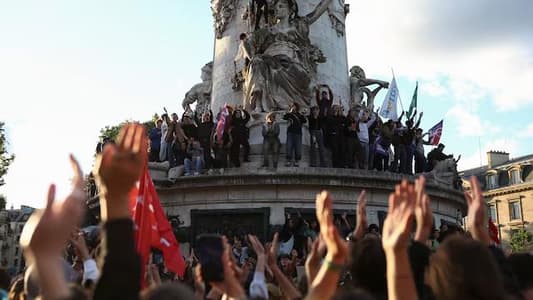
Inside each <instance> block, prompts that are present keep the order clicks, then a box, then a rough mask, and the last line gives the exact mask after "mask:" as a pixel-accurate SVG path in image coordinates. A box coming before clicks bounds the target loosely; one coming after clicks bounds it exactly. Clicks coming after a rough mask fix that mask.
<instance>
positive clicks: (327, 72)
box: [211, 0, 350, 144]
mask: <svg viewBox="0 0 533 300" xmlns="http://www.w3.org/2000/svg"><path fill="white" fill-rule="evenodd" d="M297 2H298V6H299V10H300V12H299V14H300V15H301V16H303V15H305V14H307V13H309V12H311V11H312V10H313V9H314V8H315V7H316V5H317V4H318V3H319V2H320V0H305V1H303V0H299V1H297ZM247 4H248V1H246V0H240V1H238V3H237V5H236V8H237V12H236V13H235V16H237V17H235V18H233V19H232V21H231V22H230V23H229V24H228V25H227V26H226V30H225V32H224V35H223V36H222V38H220V39H216V41H215V49H214V67H213V93H212V106H211V107H212V108H213V109H214V111H215V112H216V111H218V109H219V108H220V107H222V106H223V105H224V104H225V103H228V104H233V105H239V104H242V102H243V94H242V91H238V92H236V91H234V90H233V89H232V84H231V78H232V77H233V75H234V74H235V66H234V63H233V61H234V58H235V56H236V55H237V52H238V47H239V35H240V34H241V33H243V32H247V30H248V28H247V25H246V22H245V21H244V20H242V19H241V18H240V17H239V16H241V15H242V14H243V13H244V12H245V8H246V5H247ZM331 6H334V7H335V8H336V9H337V10H338V9H340V7H341V2H340V1H338V0H335V1H333V2H332V4H331ZM337 6H338V7H337ZM340 16H342V15H340ZM337 17H339V15H338V16H337ZM341 21H343V22H344V21H345V20H341ZM310 38H311V42H312V43H313V44H315V45H316V46H318V48H320V49H321V50H322V52H323V53H324V55H325V56H326V57H327V61H326V62H325V63H321V64H318V74H317V80H316V82H314V83H312V86H316V85H318V84H327V85H329V86H330V87H331V89H332V90H333V93H334V98H335V103H336V104H338V103H339V101H341V99H342V104H343V105H344V106H345V107H346V108H347V107H348V104H349V93H350V82H349V77H348V59H347V48H346V37H345V35H343V36H339V35H337V32H336V30H335V28H333V27H332V24H331V20H330V17H329V15H328V13H325V14H324V15H322V16H321V17H320V19H318V21H316V22H315V23H314V24H312V25H311V28H310ZM311 101H312V103H313V104H315V100H314V98H313V99H312V100H311ZM261 121H262V120H261ZM282 132H283V130H282ZM251 137H252V139H251V141H250V142H251V144H259V143H262V138H261V135H257V134H256V133H255V132H254V134H251ZM282 143H284V139H282Z"/></svg>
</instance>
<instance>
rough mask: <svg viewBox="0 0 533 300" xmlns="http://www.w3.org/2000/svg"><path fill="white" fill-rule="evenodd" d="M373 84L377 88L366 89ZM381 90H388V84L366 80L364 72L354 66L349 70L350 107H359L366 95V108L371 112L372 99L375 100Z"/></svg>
mask: <svg viewBox="0 0 533 300" xmlns="http://www.w3.org/2000/svg"><path fill="white" fill-rule="evenodd" d="M373 84H377V85H378V87H377V88H375V89H373V90H371V89H370V88H368V86H370V85H373ZM382 88H389V83H388V82H386V81H381V80H375V79H368V78H366V75H365V71H364V70H363V69H362V68H361V67H359V66H354V67H352V68H351V69H350V90H351V91H350V93H351V97H350V107H355V106H359V105H361V102H362V101H363V98H364V96H365V95H366V107H367V108H368V109H370V110H371V111H372V110H374V98H376V96H377V94H378V93H379V91H381V89H382Z"/></svg>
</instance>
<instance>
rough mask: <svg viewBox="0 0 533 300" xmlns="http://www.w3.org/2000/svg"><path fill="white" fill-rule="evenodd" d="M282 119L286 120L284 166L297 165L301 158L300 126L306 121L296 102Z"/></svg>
mask: <svg viewBox="0 0 533 300" xmlns="http://www.w3.org/2000/svg"><path fill="white" fill-rule="evenodd" d="M283 120H286V121H287V123H288V124H287V144H286V147H287V149H286V150H287V162H286V163H285V166H287V167H290V166H291V164H292V165H293V166H294V167H298V166H299V165H298V163H299V161H300V160H301V159H302V126H303V124H305V123H306V122H307V120H306V119H305V117H304V116H302V114H300V106H299V105H298V103H293V104H292V105H291V107H290V109H289V112H288V113H286V114H285V115H284V116H283Z"/></svg>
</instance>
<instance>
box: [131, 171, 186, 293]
mask: <svg viewBox="0 0 533 300" xmlns="http://www.w3.org/2000/svg"><path fill="white" fill-rule="evenodd" d="M130 211H131V214H132V218H133V222H134V223H135V244H136V245H135V246H136V248H137V252H138V253H139V255H140V256H141V261H142V265H141V268H142V270H145V268H146V266H147V264H148V262H149V258H150V254H151V249H152V248H156V249H159V250H161V252H163V258H164V261H165V266H166V267H167V269H168V270H170V271H172V272H174V273H176V274H178V275H179V276H183V275H184V274H185V261H184V260H183V257H182V255H181V251H180V248H179V244H178V241H177V240H176V237H175V236H174V232H173V230H172V226H171V225H170V223H169V222H168V220H167V217H166V215H165V213H164V211H163V208H162V207H161V202H160V201H159V196H158V195H157V192H156V190H155V187H154V183H153V182H152V178H151V177H150V173H149V172H148V165H146V166H145V168H144V173H143V174H142V177H141V178H140V180H139V186H138V187H137V188H135V189H134V190H133V191H132V192H131V193H130ZM142 274H144V272H143V273H142ZM143 285H144V282H143Z"/></svg>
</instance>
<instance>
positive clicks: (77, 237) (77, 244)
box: [70, 231, 90, 261]
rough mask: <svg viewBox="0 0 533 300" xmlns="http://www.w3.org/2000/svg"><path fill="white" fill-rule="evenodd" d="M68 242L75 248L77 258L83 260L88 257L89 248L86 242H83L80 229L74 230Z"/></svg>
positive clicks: (83, 238)
mask: <svg viewBox="0 0 533 300" xmlns="http://www.w3.org/2000/svg"><path fill="white" fill-rule="evenodd" d="M70 243H71V244H72V245H73V246H74V248H76V251H77V253H78V254H77V255H79V258H81V259H82V260H83V261H85V260H86V259H89V258H90V255H89V248H87V243H86V242H85V237H84V235H83V232H82V231H79V232H76V233H75V234H74V235H73V236H72V238H71V239H70Z"/></svg>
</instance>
